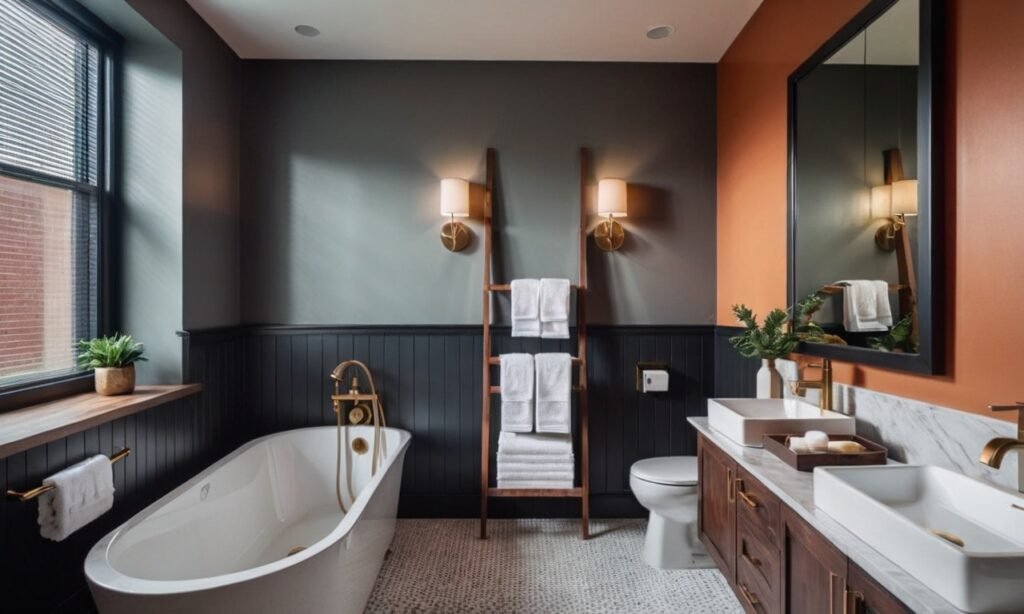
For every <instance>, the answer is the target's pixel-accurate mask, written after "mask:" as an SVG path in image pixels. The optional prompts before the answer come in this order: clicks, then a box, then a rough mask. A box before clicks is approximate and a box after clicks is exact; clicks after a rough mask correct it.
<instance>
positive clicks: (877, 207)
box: [871, 185, 892, 219]
mask: <svg viewBox="0 0 1024 614" xmlns="http://www.w3.org/2000/svg"><path fill="white" fill-rule="evenodd" d="M871 217H872V218H874V219H882V218H889V217H892V186H891V185H876V186H874V187H873V188H871Z"/></svg>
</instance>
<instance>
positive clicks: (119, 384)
mask: <svg viewBox="0 0 1024 614" xmlns="http://www.w3.org/2000/svg"><path fill="white" fill-rule="evenodd" d="M78 351H79V354H78V366H79V367H81V368H83V369H92V370H93V371H95V378H96V392H98V393H99V394H102V395H105V396H112V395H116V394H130V393H131V392H133V391H134V390H135V363H136V362H139V361H143V360H146V357H145V356H143V354H144V353H145V351H146V350H145V348H144V347H143V345H142V344H141V343H139V342H137V341H135V339H133V338H132V336H131V335H122V334H115V335H112V336H110V337H98V338H96V339H89V340H85V339H83V340H81V341H79V342H78Z"/></svg>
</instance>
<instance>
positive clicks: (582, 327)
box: [480, 149, 590, 539]
mask: <svg viewBox="0 0 1024 614" xmlns="http://www.w3.org/2000/svg"><path fill="white" fill-rule="evenodd" d="M494 165H495V159H494V150H493V149H488V150H487V193H486V196H485V197H484V285H483V328H484V330H483V408H482V412H483V416H482V420H481V423H480V538H481V539H487V505H488V501H489V500H490V498H491V497H562V498H578V499H579V500H580V510H581V511H580V535H581V537H582V539H588V538H589V537H590V443H589V435H590V432H589V426H590V425H589V420H588V415H587V319H586V300H585V297H586V290H587V229H586V222H587V200H586V180H587V173H588V170H589V155H588V152H587V150H586V149H580V177H579V180H580V203H579V206H580V225H579V236H578V239H579V259H580V264H579V281H578V282H577V283H576V284H573V285H572V291H574V292H575V293H576V356H574V357H573V359H572V362H573V365H575V366H576V367H577V368H578V372H577V382H576V385H574V386H573V387H572V389H573V392H575V393H577V394H578V396H577V408H578V415H579V437H580V447H579V450H580V456H579V461H580V462H579V467H580V485H579V486H578V487H575V488H492V487H491V480H490V468H491V450H490V448H491V445H490V444H491V397H492V395H496V394H500V393H501V386H492V385H491V367H492V366H496V365H500V364H501V359H500V358H499V357H498V356H493V355H492V354H491V352H492V344H491V294H492V293H494V292H510V291H511V290H512V286H511V285H509V284H494V283H492V281H491V263H492V260H493V258H492V237H491V235H492V232H493V207H494V198H493V194H494V191H493V188H494Z"/></svg>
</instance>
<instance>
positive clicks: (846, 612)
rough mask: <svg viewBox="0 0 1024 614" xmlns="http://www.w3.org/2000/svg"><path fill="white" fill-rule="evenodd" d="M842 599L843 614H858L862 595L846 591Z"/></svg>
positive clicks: (857, 592) (858, 592)
mask: <svg viewBox="0 0 1024 614" xmlns="http://www.w3.org/2000/svg"><path fill="white" fill-rule="evenodd" d="M843 597H844V599H843V614H857V613H858V612H860V604H861V603H863V601H864V593H862V592H860V591H851V590H847V591H846V592H845V593H844V594H843Z"/></svg>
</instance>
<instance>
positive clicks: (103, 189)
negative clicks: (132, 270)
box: [0, 0, 123, 413]
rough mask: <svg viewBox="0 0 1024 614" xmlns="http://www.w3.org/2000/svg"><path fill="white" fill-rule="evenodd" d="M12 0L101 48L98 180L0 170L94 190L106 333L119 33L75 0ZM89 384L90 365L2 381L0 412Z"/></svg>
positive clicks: (99, 316)
mask: <svg viewBox="0 0 1024 614" xmlns="http://www.w3.org/2000/svg"><path fill="white" fill-rule="evenodd" d="M15 2H19V3H21V4H24V5H26V6H29V7H31V8H32V9H35V10H36V11H38V12H39V13H41V14H43V15H45V16H47V17H48V18H50V19H51V20H52V21H53V22H54V23H57V24H58V25H60V26H61V27H63V28H64V29H66V30H68V31H70V32H73V33H74V34H75V35H77V36H80V37H82V38H83V39H85V40H86V41H88V42H89V43H90V44H92V45H94V46H95V47H96V49H97V51H98V53H99V66H100V70H99V73H98V83H97V92H98V96H99V100H98V103H97V104H98V112H97V127H98V130H97V132H98V134H97V143H96V146H97V161H96V186H91V185H88V184H82V183H81V182H79V181H72V180H65V179H61V178H58V177H53V176H51V175H47V174H45V173H37V172H34V171H31V170H27V169H23V168H18V167H12V166H10V165H7V164H3V163H0V174H3V175H4V176H7V177H12V178H15V179H20V180H25V181H29V182H32V183H37V184H41V185H49V186H53V187H59V188H66V189H72V190H76V191H79V192H82V191H86V192H92V193H93V194H95V196H96V206H97V217H98V219H97V234H98V237H97V238H98V241H97V254H96V260H97V262H96V268H97V280H96V284H97V287H96V303H97V304H96V320H97V321H96V330H97V332H98V333H99V334H109V333H110V332H111V331H112V330H113V326H112V325H113V322H114V317H113V307H114V305H113V300H112V299H113V297H114V296H115V294H114V293H113V291H112V285H113V284H112V282H113V280H112V275H111V272H112V268H113V267H112V259H111V254H112V252H113V249H112V245H113V243H112V239H111V234H112V233H111V232H110V231H111V228H112V220H113V219H114V218H115V215H114V210H115V204H116V203H117V202H118V193H117V186H118V179H119V176H118V171H119V168H120V164H119V160H120V159H119V156H118V152H119V147H118V145H119V140H120V133H119V130H118V129H117V127H118V118H119V117H120V113H119V110H120V75H121V72H120V71H121V47H122V44H123V39H122V37H121V35H120V34H118V33H117V32H116V31H115V30H113V29H112V28H110V27H109V26H108V25H107V24H106V23H104V22H103V21H102V20H100V19H99V18H98V17H96V16H95V15H94V14H92V13H91V12H90V11H88V10H87V9H86V8H85V7H83V6H82V5H81V4H79V3H78V2H76V1H74V0H15ZM91 390H93V374H92V372H90V371H84V372H80V373H73V374H65V375H59V376H52V377H40V378H37V379H33V380H29V381H22V382H18V383H14V384H10V385H7V386H0V413H2V412H5V411H10V410H13V409H19V408H22V407H25V406H28V405H34V404H37V403H44V402H46V401H50V400H54V399H59V398H62V397H66V396H71V395H75V394H80V393H83V392H89V391H91Z"/></svg>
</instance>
